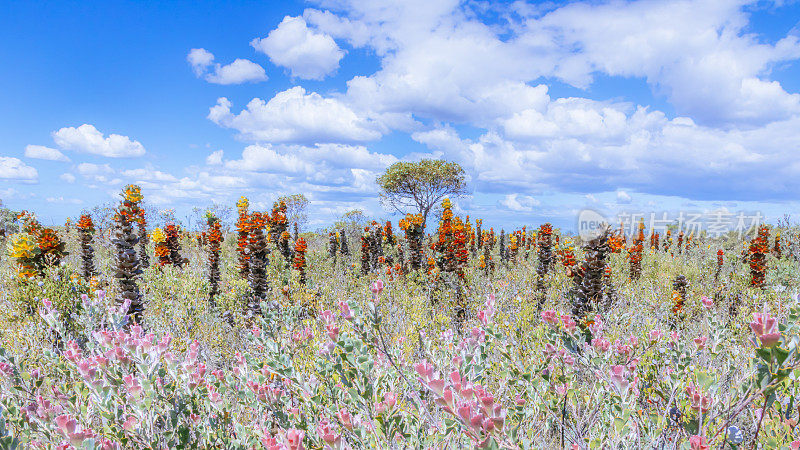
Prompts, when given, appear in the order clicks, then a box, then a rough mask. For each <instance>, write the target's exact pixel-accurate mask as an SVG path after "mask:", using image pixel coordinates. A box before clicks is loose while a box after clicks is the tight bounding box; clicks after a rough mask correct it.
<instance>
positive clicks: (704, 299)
mask: <svg viewBox="0 0 800 450" xmlns="http://www.w3.org/2000/svg"><path fill="white" fill-rule="evenodd" d="M700 302H701V303H702V304H703V306H704V307H705V308H706V309H711V307H712V306H714V300H711V299H710V298H708V297H706V296H705V295H704V296H702V297H700Z"/></svg>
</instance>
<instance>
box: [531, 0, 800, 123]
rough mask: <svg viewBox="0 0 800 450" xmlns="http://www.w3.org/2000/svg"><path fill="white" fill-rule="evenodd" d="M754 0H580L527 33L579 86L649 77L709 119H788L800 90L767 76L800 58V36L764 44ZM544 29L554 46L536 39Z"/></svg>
mask: <svg viewBox="0 0 800 450" xmlns="http://www.w3.org/2000/svg"><path fill="white" fill-rule="evenodd" d="M746 3H749V2H743V1H729V2H704V1H689V0H670V1H659V2H625V3H618V2H611V3H601V4H587V3H576V4H570V5H567V6H565V7H563V8H559V9H557V10H555V11H553V12H550V13H549V14H547V15H545V16H544V17H542V18H541V19H538V20H537V19H535V18H532V17H531V18H529V19H528V20H527V21H526V30H525V31H524V32H523V35H522V39H523V40H530V41H531V46H532V47H538V48H539V50H540V51H541V50H545V49H546V51H554V52H555V53H556V54H558V55H559V59H558V61H557V62H556V65H555V68H554V75H555V76H557V77H559V78H561V79H562V80H564V81H567V82H568V83H571V84H574V85H577V86H588V85H589V84H590V83H591V81H592V78H593V76H594V74H595V73H598V72H599V73H603V74H607V75H611V76H622V77H643V78H645V79H646V80H647V82H648V83H649V84H650V85H651V86H652V87H653V88H654V89H655V91H656V92H658V93H663V94H665V95H666V96H667V97H668V98H669V100H670V102H671V103H673V104H674V105H675V107H676V109H677V110H678V112H679V113H681V114H689V115H691V116H692V117H694V118H695V119H697V120H698V121H699V122H701V123H704V124H724V123H745V124H753V123H765V122H768V121H772V120H781V119H786V118H788V117H790V116H791V115H793V114H796V113H798V112H800V96H799V95H797V94H789V93H787V92H786V91H785V90H784V89H783V88H782V87H781V85H780V84H779V83H777V82H775V81H769V80H765V79H764V77H765V76H767V75H769V70H770V68H771V66H772V65H774V64H775V63H780V62H784V61H790V60H796V59H797V58H800V42H799V41H798V37H797V36H791V35H789V36H786V37H785V38H783V39H780V40H778V41H777V42H776V43H774V44H768V43H762V40H761V39H759V37H758V36H756V35H754V34H751V33H749V31H748V16H747V14H748V13H747V12H746V11H745V4H746ZM543 35H544V36H548V42H547V44H543V43H541V42H535V41H534V40H536V39H540V37H541V36H543ZM556 42H557V43H558V44H557V47H555V48H554V47H552V45H553V43H556ZM537 44H538V45H537ZM543 47H544V48H543Z"/></svg>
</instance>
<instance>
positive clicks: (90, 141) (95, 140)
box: [53, 124, 145, 158]
mask: <svg viewBox="0 0 800 450" xmlns="http://www.w3.org/2000/svg"><path fill="white" fill-rule="evenodd" d="M53 140H54V141H55V142H56V144H57V145H58V146H59V147H61V148H63V149H65V150H74V151H78V152H83V153H90V154H93V155H100V156H106V157H109V158H130V157H137V156H142V155H144V153H145V150H144V146H143V145H142V144H141V143H140V142H139V141H134V140H131V138H129V137H128V136H122V135H119V134H110V135H109V136H108V137H104V136H103V133H101V132H100V131H99V130H98V129H97V128H95V127H94V125H89V124H83V125H81V126H79V127H77V128H75V127H65V128H61V129H60V130H58V131H56V132H54V133H53Z"/></svg>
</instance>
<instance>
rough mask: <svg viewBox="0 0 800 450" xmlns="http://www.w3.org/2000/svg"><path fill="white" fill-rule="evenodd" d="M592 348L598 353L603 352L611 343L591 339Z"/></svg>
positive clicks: (599, 339)
mask: <svg viewBox="0 0 800 450" xmlns="http://www.w3.org/2000/svg"><path fill="white" fill-rule="evenodd" d="M592 347H594V348H595V349H596V350H597V351H599V352H605V351H607V350H608V349H609V347H611V343H610V342H608V341H607V340H605V339H603V338H595V339H592Z"/></svg>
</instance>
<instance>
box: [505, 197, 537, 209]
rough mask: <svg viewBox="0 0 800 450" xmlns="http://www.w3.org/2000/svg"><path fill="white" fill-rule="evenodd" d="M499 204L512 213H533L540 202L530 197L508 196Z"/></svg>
mask: <svg viewBox="0 0 800 450" xmlns="http://www.w3.org/2000/svg"><path fill="white" fill-rule="evenodd" d="M500 204H501V205H503V206H505V207H506V208H508V209H510V210H512V211H517V212H524V211H533V208H534V207H536V206H539V205H540V204H541V202H540V201H539V200H537V199H535V198H533V197H531V196H530V195H521V194H508V195H506V196H505V198H503V200H502V201H500Z"/></svg>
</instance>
